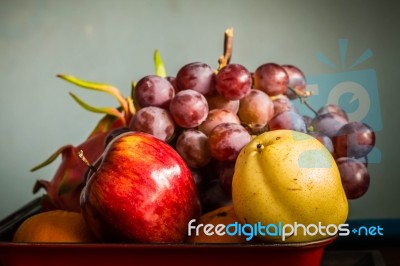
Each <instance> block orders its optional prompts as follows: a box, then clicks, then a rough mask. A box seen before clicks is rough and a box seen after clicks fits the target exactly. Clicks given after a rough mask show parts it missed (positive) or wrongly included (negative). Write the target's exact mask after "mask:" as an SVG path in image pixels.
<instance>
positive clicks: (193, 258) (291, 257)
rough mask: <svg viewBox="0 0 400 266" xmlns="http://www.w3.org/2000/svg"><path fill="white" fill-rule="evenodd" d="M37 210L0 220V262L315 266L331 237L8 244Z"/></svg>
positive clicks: (36, 206) (19, 265) (34, 206)
mask: <svg viewBox="0 0 400 266" xmlns="http://www.w3.org/2000/svg"><path fill="white" fill-rule="evenodd" d="M40 211H41V207H40V200H39V199H36V200H33V201H32V202H30V203H28V204H27V205H25V206H24V207H22V208H21V209H19V210H17V211H16V212H14V213H13V214H11V215H9V216H8V217H6V218H5V219H3V220H2V221H0V266H11V265H15V266H25V265H27V266H28V265H40V266H47V265H49V266H50V265H51V266H64V265H68V266H70V265H74V266H75V265H85V266H89V265H107V266H109V265H111V266H119V265H140V266H141V265H171V264H172V265H191V266H196V265H200V266H210V265H221V266H222V265H229V266H231V265H247V264H248V263H252V264H254V263H255V262H260V263H262V265H279V266H286V265H296V266H303V265H304V266H317V265H320V264H321V261H322V255H323V252H324V249H325V247H326V246H327V245H329V244H330V243H332V242H333V241H334V240H335V239H336V237H331V238H327V239H324V240H320V241H312V242H304V243H281V244H266V243H248V244H199V243H196V244H188V243H185V244H103V243H94V244H79V243H72V244H71V243H65V244H59V243H13V242H11V239H12V236H13V234H14V232H15V230H16V228H17V227H18V226H19V224H21V222H22V221H23V220H25V219H26V218H27V217H29V216H31V215H33V214H35V213H38V212H40Z"/></svg>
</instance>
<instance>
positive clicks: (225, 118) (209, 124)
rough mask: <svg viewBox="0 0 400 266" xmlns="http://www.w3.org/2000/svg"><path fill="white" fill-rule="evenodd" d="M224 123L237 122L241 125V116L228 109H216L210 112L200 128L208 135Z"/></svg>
mask: <svg viewBox="0 0 400 266" xmlns="http://www.w3.org/2000/svg"><path fill="white" fill-rule="evenodd" d="M222 123H236V124H239V125H240V119H239V117H238V116H237V115H236V114H234V113H232V112H231V111H229V110H227V109H214V110H211V111H210V112H209V113H208V116H207V118H206V120H205V121H204V122H203V123H201V125H200V126H199V128H198V129H199V130H200V131H201V132H203V133H204V134H206V135H207V136H208V135H209V134H210V132H211V131H212V130H213V129H214V127H216V126H218V125H219V124H222Z"/></svg>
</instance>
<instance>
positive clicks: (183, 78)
mask: <svg viewBox="0 0 400 266" xmlns="http://www.w3.org/2000/svg"><path fill="white" fill-rule="evenodd" d="M213 82H214V71H213V69H212V68H211V67H210V66H209V65H207V64H204V63H200V62H193V63H190V64H187V65H185V66H183V67H182V68H181V69H180V70H179V71H178V74H177V75H176V86H177V88H178V90H179V91H183V90H189V89H190V90H195V91H197V92H199V93H201V94H203V95H211V94H212V92H213V89H214V85H213Z"/></svg>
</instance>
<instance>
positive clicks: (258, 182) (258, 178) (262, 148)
mask: <svg viewBox="0 0 400 266" xmlns="http://www.w3.org/2000/svg"><path fill="white" fill-rule="evenodd" d="M232 201H233V205H234V208H235V212H236V215H237V217H238V219H239V220H240V221H241V222H242V223H249V224H256V223H258V222H261V224H262V225H264V226H265V225H268V224H276V225H278V223H279V222H281V223H282V224H283V225H284V224H292V225H293V224H294V222H297V223H298V224H304V225H305V226H307V225H309V224H316V225H318V223H319V222H321V225H322V226H326V225H329V224H335V225H339V224H341V223H344V222H345V221H346V219H347V215H348V202H347V198H346V195H345V193H344V190H343V187H342V183H341V179H340V174H339V170H338V168H337V165H336V163H335V161H334V158H333V157H332V155H331V154H330V153H329V151H328V150H327V149H326V148H325V147H324V146H323V145H322V144H321V143H320V142H319V141H318V140H317V139H315V138H313V137H311V136H309V135H307V134H304V133H300V132H295V131H291V130H275V131H270V132H265V133H263V134H261V135H259V136H257V137H256V138H254V139H253V140H252V141H251V142H250V143H249V144H248V145H247V146H245V148H243V149H242V151H241V152H240V154H239V157H238V159H237V161H236V165H235V174H234V177H233V181H232ZM298 232H300V234H297V236H294V235H292V236H290V237H288V238H286V240H285V242H304V241H312V240H319V239H324V238H327V237H329V236H328V235H325V236H324V235H320V234H317V235H314V236H311V235H307V236H304V234H303V231H302V230H300V231H298ZM257 237H259V238H261V239H262V240H266V241H273V242H280V241H282V238H281V236H268V235H266V236H260V235H258V236H257Z"/></svg>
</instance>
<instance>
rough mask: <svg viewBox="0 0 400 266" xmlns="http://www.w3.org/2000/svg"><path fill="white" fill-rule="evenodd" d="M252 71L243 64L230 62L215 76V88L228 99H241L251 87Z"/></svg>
mask: <svg viewBox="0 0 400 266" xmlns="http://www.w3.org/2000/svg"><path fill="white" fill-rule="evenodd" d="M251 85H252V79H251V75H250V72H249V71H248V70H247V69H246V68H245V67H244V66H242V65H239V64H229V65H226V66H224V67H223V68H222V69H221V70H220V71H219V72H218V74H217V76H216V78H215V89H216V90H217V92H218V93H219V94H220V95H222V96H223V97H225V98H226V99H228V100H240V99H242V98H243V97H245V96H246V95H247V94H248V93H249V92H250V89H251Z"/></svg>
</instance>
